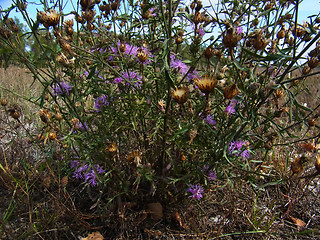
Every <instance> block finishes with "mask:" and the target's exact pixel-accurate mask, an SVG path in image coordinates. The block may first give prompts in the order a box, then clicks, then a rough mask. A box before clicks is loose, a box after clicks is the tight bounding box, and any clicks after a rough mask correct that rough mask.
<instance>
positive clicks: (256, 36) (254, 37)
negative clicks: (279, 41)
mask: <svg viewBox="0 0 320 240" xmlns="http://www.w3.org/2000/svg"><path fill="white" fill-rule="evenodd" d="M249 42H250V45H252V46H253V47H254V48H255V49H256V50H263V49H265V48H266V46H267V45H268V44H269V42H270V41H268V40H266V38H265V36H264V34H263V32H262V30H261V29H260V30H257V31H254V32H251V33H250V34H249Z"/></svg>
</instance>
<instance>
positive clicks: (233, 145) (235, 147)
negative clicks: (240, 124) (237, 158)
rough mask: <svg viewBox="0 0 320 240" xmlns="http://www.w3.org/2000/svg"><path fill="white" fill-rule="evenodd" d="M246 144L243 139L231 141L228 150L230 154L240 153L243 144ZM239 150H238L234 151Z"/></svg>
mask: <svg viewBox="0 0 320 240" xmlns="http://www.w3.org/2000/svg"><path fill="white" fill-rule="evenodd" d="M243 145H244V142H243V141H242V140H239V141H231V142H230V144H229V146H228V151H229V154H230V155H231V154H235V155H239V152H240V150H241V148H242V146H243ZM234 151H237V152H234Z"/></svg>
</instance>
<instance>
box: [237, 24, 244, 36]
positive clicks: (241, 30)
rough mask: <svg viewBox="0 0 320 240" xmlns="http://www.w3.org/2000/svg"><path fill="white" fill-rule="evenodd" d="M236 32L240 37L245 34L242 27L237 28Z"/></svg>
mask: <svg viewBox="0 0 320 240" xmlns="http://www.w3.org/2000/svg"><path fill="white" fill-rule="evenodd" d="M236 30H237V33H238V35H241V34H242V33H243V28H242V27H241V26H240V27H237V28H236Z"/></svg>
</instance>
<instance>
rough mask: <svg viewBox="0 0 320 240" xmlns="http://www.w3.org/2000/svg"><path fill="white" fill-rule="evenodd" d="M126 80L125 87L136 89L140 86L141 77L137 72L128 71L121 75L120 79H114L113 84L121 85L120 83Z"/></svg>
mask: <svg viewBox="0 0 320 240" xmlns="http://www.w3.org/2000/svg"><path fill="white" fill-rule="evenodd" d="M124 80H126V85H127V86H130V85H134V86H136V87H137V88H141V84H142V76H140V75H139V74H138V73H137V72H133V71H128V72H124V73H122V76H121V77H117V78H115V79H114V83H121V82H122V81H124Z"/></svg>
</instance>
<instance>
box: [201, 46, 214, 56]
mask: <svg viewBox="0 0 320 240" xmlns="http://www.w3.org/2000/svg"><path fill="white" fill-rule="evenodd" d="M214 54H215V50H214V48H213V47H207V48H206V49H205V50H204V51H203V55H204V57H205V58H206V59H210V58H212V57H213V56H214Z"/></svg>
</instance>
